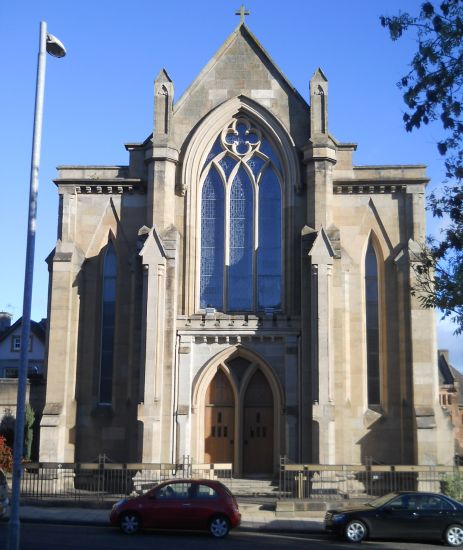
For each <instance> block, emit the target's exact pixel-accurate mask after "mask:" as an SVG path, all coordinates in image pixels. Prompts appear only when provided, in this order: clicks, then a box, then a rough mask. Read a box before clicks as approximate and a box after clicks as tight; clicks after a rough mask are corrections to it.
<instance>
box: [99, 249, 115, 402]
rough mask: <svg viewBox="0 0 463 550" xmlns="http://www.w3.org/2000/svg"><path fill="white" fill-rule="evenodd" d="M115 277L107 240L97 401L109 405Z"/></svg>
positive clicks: (111, 378) (112, 253) (112, 353)
mask: <svg viewBox="0 0 463 550" xmlns="http://www.w3.org/2000/svg"><path fill="white" fill-rule="evenodd" d="M116 279H117V257H116V251H115V250H114V246H113V244H112V243H111V242H109V244H108V246H107V248H106V252H105V255H104V260H103V285H102V287H103V292H102V308H101V356H100V387H99V403H100V404H102V405H109V404H111V401H112V385H113V360H114V332H115V327H116Z"/></svg>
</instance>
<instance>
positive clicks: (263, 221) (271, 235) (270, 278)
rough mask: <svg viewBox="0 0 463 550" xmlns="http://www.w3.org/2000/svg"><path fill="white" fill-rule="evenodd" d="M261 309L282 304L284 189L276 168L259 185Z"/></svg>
mask: <svg viewBox="0 0 463 550" xmlns="http://www.w3.org/2000/svg"><path fill="white" fill-rule="evenodd" d="M257 289H258V308H259V309H266V308H274V309H279V308H280V306H281V189H280V184H279V183H278V177H277V175H276V174H275V171H274V170H272V168H271V167H270V168H268V169H267V170H266V172H265V173H264V177H263V179H262V183H261V184H260V186H259V248H258V250H257Z"/></svg>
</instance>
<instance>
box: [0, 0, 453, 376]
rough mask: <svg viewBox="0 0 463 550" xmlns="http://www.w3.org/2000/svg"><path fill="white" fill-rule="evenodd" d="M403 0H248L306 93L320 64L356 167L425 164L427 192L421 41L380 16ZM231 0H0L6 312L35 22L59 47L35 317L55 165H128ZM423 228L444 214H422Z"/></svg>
mask: <svg viewBox="0 0 463 550" xmlns="http://www.w3.org/2000/svg"><path fill="white" fill-rule="evenodd" d="M420 4H421V1H415V0H407V2H404V1H403V0H401V1H400V0H351V1H349V2H344V1H342V0H325V1H324V2H315V1H314V0H288V1H287V2H285V3H282V2H278V1H277V0H248V2H247V3H246V7H247V8H249V9H250V11H251V15H250V16H249V17H248V18H247V24H248V26H249V28H250V30H251V31H252V32H253V34H254V35H255V36H256V37H257V38H258V40H259V41H260V42H261V43H262V45H263V46H264V48H265V49H266V50H267V51H268V53H269V54H270V56H271V57H272V58H273V60H274V61H275V62H276V64H277V65H278V66H279V68H280V69H281V70H282V71H283V73H284V74H285V75H286V77H287V78H288V79H289V80H290V82H292V84H293V85H294V86H295V87H296V88H297V89H298V91H299V92H300V93H301V94H302V95H303V96H304V97H305V98H306V99H307V97H308V89H309V79H310V77H311V75H312V74H313V72H314V71H315V70H316V69H317V67H319V66H320V67H321V68H322V69H323V71H324V73H325V74H326V75H327V77H328V79H329V86H330V92H329V126H330V131H331V132H332V133H333V135H334V136H335V137H336V138H337V139H339V140H340V141H347V142H352V141H353V142H357V143H358V150H357V152H356V154H355V157H354V161H355V163H356V164H421V163H426V164H427V165H428V175H429V176H430V178H431V184H430V185H429V187H428V188H429V189H432V188H433V187H435V186H436V185H438V184H440V183H441V181H442V180H443V178H444V167H443V162H442V158H441V157H440V156H439V154H438V153H437V149H436V146H435V142H436V140H437V139H438V138H439V135H440V129H439V127H438V126H435V127H433V126H431V127H426V128H423V129H421V130H420V131H419V132H414V133H413V134H407V133H406V132H405V130H404V129H403V124H402V113H403V111H404V104H403V101H402V96H401V93H400V91H399V90H398V89H397V87H396V82H397V81H398V80H399V79H400V77H401V76H403V75H404V74H405V72H406V71H407V64H408V63H409V61H410V59H411V56H412V54H413V52H414V50H415V42H414V40H413V38H412V37H405V38H403V39H402V40H400V41H399V42H392V41H391V40H390V39H389V36H388V33H387V32H386V31H385V30H384V29H383V28H382V27H381V26H380V23H379V16H380V15H381V14H386V15H388V14H389V15H392V14H396V13H397V12H398V11H399V10H400V9H404V8H405V9H408V10H410V11H413V12H414V11H417V9H418V7H419V5H420ZM239 6H240V1H239V0H233V1H232V0H198V1H197V2H187V1H186V0H169V1H167V2H165V1H164V2H160V1H158V0H137V2H127V1H122V0H111V1H109V0H79V1H78V2H70V1H63V0H60V1H56V0H26V1H22V2H2V3H1V6H0V31H1V34H2V37H3V40H4V42H3V43H4V47H3V48H2V49H1V50H0V66H1V68H2V74H3V78H2V85H1V86H0V113H1V124H0V151H1V162H0V223H1V239H0V258H2V262H1V265H2V267H1V270H0V285H1V286H0V309H3V310H8V311H11V312H12V313H13V315H14V318H15V319H16V318H18V317H19V316H20V315H21V310H22V288H23V279H24V249H25V240H26V224H27V201H28V193H29V174H30V156H31V140H32V123H33V111H34V93H35V78H36V66H37V49H38V34H39V23H40V21H41V20H45V21H47V23H48V31H49V32H50V33H52V34H55V35H56V36H57V37H59V38H60V39H61V40H62V42H63V43H64V44H65V46H66V48H67V50H68V55H67V56H66V57H65V58H64V59H60V60H59V59H54V58H51V57H48V59H47V76H46V90H45V112H44V126H43V138H42V156H41V168H40V187H39V200H38V220H37V242H36V256H35V272H34V294H33V308H32V318H33V319H36V320H38V319H40V318H42V317H45V316H46V304H47V287H48V272H47V266H46V263H45V258H46V257H47V256H48V254H49V253H50V252H51V250H52V249H53V247H54V245H55V241H56V225H57V209H58V196H57V192H56V187H55V185H54V184H53V183H52V180H53V178H55V177H56V166H58V165H61V164H106V165H112V164H126V163H127V161H128V157H127V153H126V151H125V149H124V146H123V144H124V143H127V142H134V141H135V142H136V141H142V140H144V139H145V138H146V137H147V136H148V135H149V134H150V132H151V129H152V120H153V114H152V106H153V80H154V78H155V76H156V75H157V73H158V72H159V70H160V69H161V68H162V67H165V68H166V69H167V71H168V72H169V74H170V76H171V78H172V79H173V81H174V86H175V98H176V99H177V100H178V99H179V98H180V96H181V94H182V93H183V92H184V91H185V89H186V88H187V87H188V85H189V84H190V83H191V82H192V81H193V80H194V78H195V76H196V75H197V74H198V73H199V71H200V70H201V68H202V67H203V66H204V65H205V64H206V63H207V61H208V60H209V59H210V57H211V56H212V55H213V54H214V53H215V51H216V50H217V49H218V48H219V47H220V45H221V44H222V42H223V41H224V40H225V39H226V38H227V36H228V35H229V34H230V33H231V32H232V31H233V30H234V28H235V27H236V25H237V24H238V22H239V18H238V17H237V16H236V15H234V13H235V10H236V9H238V8H239ZM428 229H429V231H431V232H436V231H437V230H438V224H437V223H436V222H435V220H432V218H431V217H430V216H428ZM452 332H453V327H452V325H451V324H450V323H448V322H440V323H439V326H438V345H439V347H442V348H448V349H450V358H451V361H452V362H453V364H454V365H455V366H457V367H458V368H460V369H461V370H463V346H462V340H461V337H459V338H456V337H454V336H452Z"/></svg>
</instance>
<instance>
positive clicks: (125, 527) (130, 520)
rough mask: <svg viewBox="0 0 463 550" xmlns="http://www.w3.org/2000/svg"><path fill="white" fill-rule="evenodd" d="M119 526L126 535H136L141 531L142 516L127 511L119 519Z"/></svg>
mask: <svg viewBox="0 0 463 550" xmlns="http://www.w3.org/2000/svg"><path fill="white" fill-rule="evenodd" d="M119 527H120V528H121V531H122V532H123V533H125V534H126V535H134V534H135V533H138V531H140V527H141V520H140V516H139V515H138V514H136V513H135V512H125V513H124V514H122V516H121V519H120V520H119Z"/></svg>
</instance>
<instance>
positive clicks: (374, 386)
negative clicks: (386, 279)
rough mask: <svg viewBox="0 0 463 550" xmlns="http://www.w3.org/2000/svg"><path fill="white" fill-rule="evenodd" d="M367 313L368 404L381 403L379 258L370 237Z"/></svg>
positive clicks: (366, 275) (366, 277)
mask: <svg viewBox="0 0 463 550" xmlns="http://www.w3.org/2000/svg"><path fill="white" fill-rule="evenodd" d="M365 309H366V311H365V313H366V342H367V392H368V404H369V405H378V404H379V403H380V397H381V396H380V363H379V352H380V349H379V346H380V339H379V286H378V258H377V256H376V252H375V248H374V246H373V242H372V240H371V238H370V240H369V242H368V248H367V252H366V256H365Z"/></svg>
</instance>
